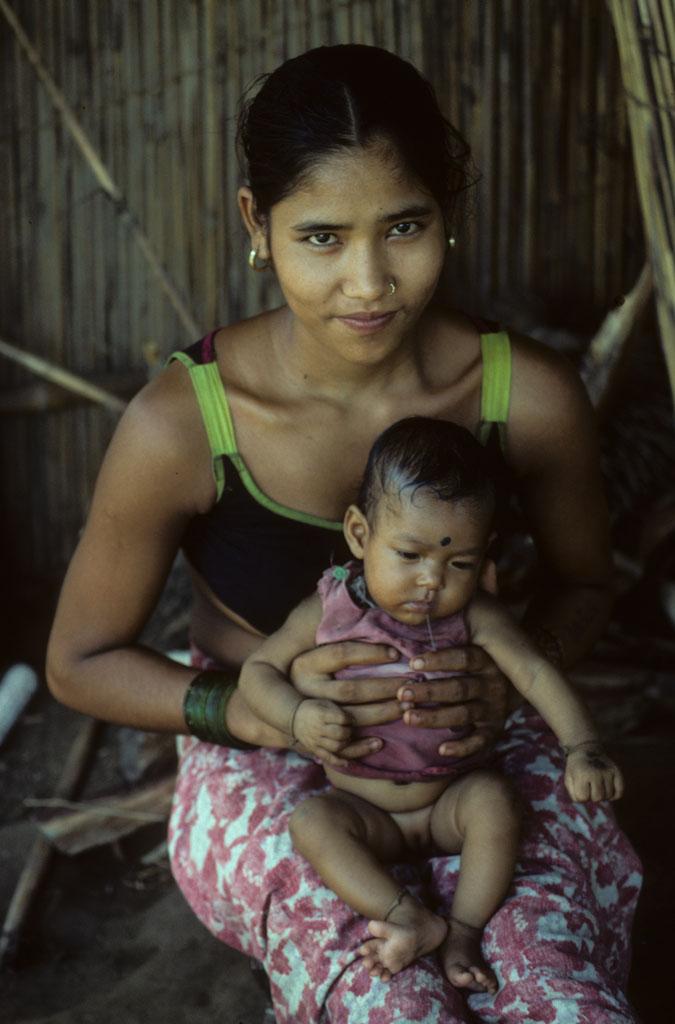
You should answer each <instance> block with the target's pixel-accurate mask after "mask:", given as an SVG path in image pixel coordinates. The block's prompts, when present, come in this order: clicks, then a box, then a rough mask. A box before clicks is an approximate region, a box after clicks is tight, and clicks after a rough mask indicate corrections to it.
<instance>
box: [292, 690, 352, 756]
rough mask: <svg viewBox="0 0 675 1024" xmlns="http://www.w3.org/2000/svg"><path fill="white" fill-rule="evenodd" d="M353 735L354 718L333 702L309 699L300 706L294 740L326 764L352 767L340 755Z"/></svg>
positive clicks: (295, 716)
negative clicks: (340, 751) (337, 754)
mask: <svg viewBox="0 0 675 1024" xmlns="http://www.w3.org/2000/svg"><path fill="white" fill-rule="evenodd" d="M351 735H352V719H351V716H350V715H349V714H348V713H347V712H346V711H345V710H344V709H343V708H341V707H340V706H339V704H334V703H333V701H332V700H313V699H311V698H307V699H306V700H303V701H301V702H300V704H299V705H298V708H297V711H296V712H295V715H294V717H293V738H294V739H295V740H297V741H298V743H299V744H300V745H301V746H302V747H304V748H305V749H306V750H307V751H308V752H309V753H310V754H312V755H313V756H314V757H316V758H318V759H319V760H320V761H323V762H324V764H330V765H334V766H338V767H342V766H344V765H346V764H349V762H348V761H346V760H345V759H344V758H341V757H337V756H336V753H337V751H339V750H341V749H342V747H345V746H347V744H348V743H349V740H350V739H351Z"/></svg>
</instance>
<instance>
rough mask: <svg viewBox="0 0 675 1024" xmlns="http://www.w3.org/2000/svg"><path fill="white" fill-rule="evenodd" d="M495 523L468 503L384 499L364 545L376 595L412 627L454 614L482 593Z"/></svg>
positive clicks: (429, 497) (366, 567)
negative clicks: (484, 570)
mask: <svg viewBox="0 0 675 1024" xmlns="http://www.w3.org/2000/svg"><path fill="white" fill-rule="evenodd" d="M490 526H491V515H490V514H489V512H487V511H483V510H479V509H476V508H474V507H473V506H472V505H471V504H468V503H467V502H454V503H452V502H446V501H440V500H439V499H438V498H435V497H433V496H432V495H420V494H418V495H416V496H415V497H414V498H413V500H412V501H411V500H410V499H409V498H407V497H402V498H396V497H394V498H388V497H383V498H382V499H381V501H380V504H379V507H378V509H377V513H376V515H375V517H374V522H373V523H372V524H371V528H370V529H369V530H368V536H367V537H366V539H365V543H364V545H363V566H364V574H365V578H366V585H367V587H368V591H369V593H370V596H371V597H372V599H373V600H374V601H375V603H376V604H377V605H378V606H379V607H380V608H382V609H383V610H384V611H386V612H387V613H388V614H389V615H391V616H392V618H394V619H397V620H398V621H399V622H405V623H407V624H409V625H418V624H420V623H423V622H425V621H426V618H427V616H429V618H431V619H440V618H445V617H446V616H448V615H454V613H455V612H458V611H460V610H461V609H462V608H464V607H466V605H467V604H468V603H469V601H470V600H471V598H472V596H473V594H474V593H475V591H476V588H477V586H478V583H479V579H480V573H481V569H482V567H483V558H484V555H485V550H486V547H487V544H488V541H489V538H490Z"/></svg>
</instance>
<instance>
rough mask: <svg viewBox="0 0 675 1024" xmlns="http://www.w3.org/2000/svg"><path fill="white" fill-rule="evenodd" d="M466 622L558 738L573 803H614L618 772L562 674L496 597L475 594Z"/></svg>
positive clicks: (617, 794) (618, 791) (619, 778)
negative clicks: (611, 801)
mask: <svg viewBox="0 0 675 1024" xmlns="http://www.w3.org/2000/svg"><path fill="white" fill-rule="evenodd" d="M467 618H468V623H469V628H470V630H471V635H472V637H473V638H474V639H475V641H476V643H477V644H479V645H480V646H481V647H484V648H485V650H486V651H487V652H488V654H489V655H490V657H491V658H492V659H493V660H494V662H495V664H496V665H497V666H498V667H499V668H500V669H501V671H502V672H503V673H504V675H505V676H506V677H507V678H508V679H509V680H510V681H511V682H512V683H513V685H514V686H515V687H516V688H517V690H518V692H519V693H520V694H521V695H522V696H523V697H524V698H525V700H527V701H529V703H530V704H532V705H533V706H534V707H535V708H536V709H537V711H538V712H539V714H540V715H541V716H542V718H543V719H544V721H545V722H546V723H547V725H548V726H549V727H550V728H551V729H552V730H553V732H554V733H555V734H556V736H557V738H558V741H559V742H560V744H561V746H562V747H563V749H564V750H565V753H566V755H567V766H566V771H565V783H566V785H567V789H568V792H569V794H570V796H571V797H572V799H573V800H588V799H590V800H616V799H618V798H619V797H620V796H621V795H622V793H623V779H622V776H621V771H620V770H619V768H618V766H617V765H616V764H614V762H613V761H611V760H610V758H609V757H607V755H606V754H605V752H604V751H603V749H602V745H601V743H600V737H599V735H598V731H597V729H596V727H595V724H594V722H593V719H592V718H591V715H590V713H589V711H588V709H587V707H586V705H585V704H584V702H583V701H582V700H581V699H580V698H579V697H578V696H577V694H576V693H575V692H574V690H573V689H572V687H571V685H570V684H569V682H568V681H567V680H566V679H565V677H564V676H563V675H562V673H561V672H560V670H559V669H558V668H557V667H556V666H555V665H552V664H551V662H550V661H548V660H547V659H546V658H545V657H544V656H543V655H542V654H541V653H540V652H539V651H538V650H537V648H536V647H535V646H534V645H533V643H532V641H531V639H530V638H529V637H528V636H527V634H526V633H525V632H524V631H523V629H521V627H520V626H519V625H518V624H517V623H516V622H514V621H513V619H512V617H511V615H510V614H509V612H508V611H507V609H506V608H504V607H503V606H501V605H500V604H499V603H498V602H497V601H496V600H495V599H494V598H491V597H488V595H486V594H481V595H478V596H477V597H476V598H475V599H474V600H473V601H472V602H471V605H470V606H469V610H468V615H467Z"/></svg>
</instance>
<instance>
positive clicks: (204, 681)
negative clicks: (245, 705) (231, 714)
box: [183, 669, 258, 750]
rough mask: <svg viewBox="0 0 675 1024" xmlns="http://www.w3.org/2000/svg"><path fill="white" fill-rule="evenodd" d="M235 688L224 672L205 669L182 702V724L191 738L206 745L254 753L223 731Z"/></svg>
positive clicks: (234, 683) (227, 730)
mask: <svg viewBox="0 0 675 1024" xmlns="http://www.w3.org/2000/svg"><path fill="white" fill-rule="evenodd" d="M236 688H237V683H236V680H233V679H231V678H229V677H228V675H227V674H226V673H225V672H219V671H218V670H217V669H208V670H207V671H206V672H200V673H199V674H198V675H196V676H195V677H194V679H193V680H192V682H191V683H190V685H189V686H188V688H187V691H186V693H185V699H184V701H183V715H184V717H185V724H186V725H187V727H188V731H189V732H190V733H191V735H192V736H196V737H197V739H200V740H204V741H205V742H206V743H217V744H218V745H219V746H221V747H233V748H234V749H235V750H257V749H258V748H257V747H256V746H255V744H253V743H245V742H244V740H239V739H237V737H236V736H233V735H232V733H231V732H230V731H229V729H228V728H227V724H226V723H227V705H228V704H229V702H230V698H231V696H232V694H233V693H234V691H235V690H236Z"/></svg>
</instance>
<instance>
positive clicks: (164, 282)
mask: <svg viewBox="0 0 675 1024" xmlns="http://www.w3.org/2000/svg"><path fill="white" fill-rule="evenodd" d="M0 13H1V14H3V15H4V17H5V19H6V20H7V22H8V23H9V25H10V27H11V29H12V31H13V32H14V34H15V36H16V38H17V41H18V43H19V45H20V47H21V49H22V50H23V52H24V54H25V55H26V58H27V59H28V61H29V62H30V63H31V64H32V66H33V68H34V70H35V73H36V75H37V76H38V78H39V79H40V81H41V82H42V84H43V86H44V87H45V89H46V91H47V94H48V96H49V98H50V100H51V101H52V103H53V104H54V106H55V107H56V110H57V111H58V113H59V114H60V115H61V118H62V119H63V122H64V124H65V126H66V128H67V129H68V131H69V132H70V135H71V137H72V139H73V141H74V142H75V145H76V146H77V147H78V149H79V150H80V152H81V154H82V156H83V157H84V159H85V160H86V161H87V163H88V164H89V167H90V168H91V170H92V172H93V174H94V177H95V178H96V180H97V181H98V183H99V185H100V186H101V188H102V189H103V191H104V192H105V193H106V195H108V196H109V197H110V199H111V200H112V201H113V203H114V204H115V206H116V208H117V211H118V213H119V215H120V217H121V219H122V222H123V223H125V224H126V225H127V226H128V227H129V229H130V231H131V234H132V237H133V238H134V241H135V242H136V244H137V245H138V247H139V248H140V250H141V252H142V253H143V256H144V257H145V260H146V262H147V264H148V267H149V269H150V271H151V272H152V274H153V276H154V277H155V279H156V280H157V282H158V283H159V285H160V288H161V289H162V291H163V292H164V294H165V295H166V297H167V298H168V300H169V302H170V304H171V305H172V306H173V308H174V310H175V311H176V314H177V316H178V319H179V320H180V322H181V323H182V324H183V326H184V327H185V329H186V330H187V332H188V334H189V336H190V338H191V339H192V338H196V337H197V336H198V335H199V334H200V333H201V332H200V330H199V327H198V326H197V323H196V321H195V320H194V318H193V316H192V314H191V313H190V311H189V309H188V308H187V306H186V304H185V303H184V302H183V300H182V299H181V297H180V295H179V294H178V290H177V288H176V286H175V285H174V283H173V281H172V280H171V278H170V276H169V274H168V272H167V271H166V270H165V268H164V267H163V266H162V263H161V262H160V259H159V257H158V255H157V253H156V252H155V250H154V248H153V245H152V243H151V241H150V239H149V238H148V236H147V235H146V234H145V232H144V231H143V229H142V228H141V226H140V224H139V223H138V221H137V220H136V218H135V216H134V215H133V213H132V212H131V210H130V209H129V207H128V205H127V203H126V200H125V199H124V196H123V195H122V192H121V191H120V189H119V188H118V186H117V185H116V184H115V182H114V181H113V179H112V177H111V175H110V173H109V171H108V169H107V167H106V166H105V164H104V163H103V161H102V159H101V157H100V156H99V154H98V153H97V152H96V150H95V149H94V147H93V145H92V144H91V142H90V141H89V138H88V136H87V134H86V133H85V131H84V129H83V128H82V126H81V124H80V122H79V121H78V120H77V118H76V117H75V114H74V113H73V111H72V108H71V107H70V105H69V104H68V102H67V100H66V98H65V96H64V95H63V93H62V92H61V90H60V89H59V88H58V86H57V85H56V82H55V81H54V79H53V78H52V76H51V74H50V73H49V71H48V69H47V68H46V67H45V65H44V63H43V61H42V59H41V58H40V55H39V53H38V52H37V50H36V49H35V47H34V46H33V44H32V43H31V41H30V39H29V38H28V36H27V35H26V33H25V32H24V30H23V27H22V25H21V23H20V21H19V19H18V18H17V16H16V14H15V12H14V11H13V10H12V8H11V7H10V6H9V4H8V3H7V0H0Z"/></svg>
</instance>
